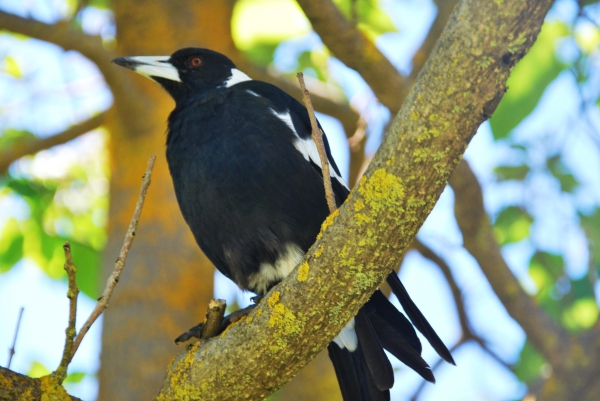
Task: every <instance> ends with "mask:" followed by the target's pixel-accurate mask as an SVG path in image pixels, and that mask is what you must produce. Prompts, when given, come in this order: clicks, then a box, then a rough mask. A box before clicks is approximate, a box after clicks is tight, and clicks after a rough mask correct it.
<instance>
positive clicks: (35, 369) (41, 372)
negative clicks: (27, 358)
mask: <svg viewBox="0 0 600 401" xmlns="http://www.w3.org/2000/svg"><path fill="white" fill-rule="evenodd" d="M50 373H52V372H50V370H48V368H47V367H45V366H44V365H42V364H41V363H40V362H33V363H32V364H31V367H30V368H29V372H27V376H29V377H33V378H38V377H42V376H48V375H49V374H50Z"/></svg>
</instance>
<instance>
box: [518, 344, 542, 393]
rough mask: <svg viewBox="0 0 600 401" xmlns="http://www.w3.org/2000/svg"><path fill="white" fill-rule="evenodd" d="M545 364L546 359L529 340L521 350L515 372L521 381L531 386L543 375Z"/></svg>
mask: <svg viewBox="0 0 600 401" xmlns="http://www.w3.org/2000/svg"><path fill="white" fill-rule="evenodd" d="M545 364H546V361H545V360H544V357H542V355H541V354H540V353H539V352H538V351H537V350H536V349H535V348H534V346H533V345H532V344H531V342H530V341H529V340H527V341H525V344H524V345H523V348H522V349H521V354H520V355H519V362H518V363H517V365H516V366H515V368H514V372H515V375H516V376H517V378H518V379H519V380H520V381H522V382H523V383H526V384H529V383H531V382H533V381H534V380H535V379H537V378H538V377H540V376H541V375H542V373H543V371H544V365H545Z"/></svg>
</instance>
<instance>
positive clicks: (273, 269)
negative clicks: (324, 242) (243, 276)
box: [248, 243, 304, 294]
mask: <svg viewBox="0 0 600 401" xmlns="http://www.w3.org/2000/svg"><path fill="white" fill-rule="evenodd" d="M285 248H286V250H285V253H282V254H280V255H279V259H277V260H276V261H275V264H274V265H272V264H270V263H261V264H260V270H259V271H258V273H254V274H252V275H251V276H250V280H249V282H248V287H249V288H250V289H251V290H252V291H254V292H255V293H257V294H265V293H266V292H267V290H268V289H269V287H270V286H271V285H273V283H276V282H278V281H281V280H282V279H283V278H284V277H285V276H287V275H288V274H290V273H291V271H292V270H294V268H295V267H296V266H297V265H298V263H300V262H301V261H302V258H303V257H304V252H302V250H301V249H300V248H299V247H298V246H297V245H295V244H292V243H288V244H287V245H286V247H285Z"/></svg>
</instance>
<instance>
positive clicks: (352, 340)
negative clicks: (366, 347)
mask: <svg viewBox="0 0 600 401" xmlns="http://www.w3.org/2000/svg"><path fill="white" fill-rule="evenodd" d="M333 341H334V342H335V343H336V344H337V345H339V346H340V348H347V349H348V351H350V352H354V351H356V347H357V346H358V337H356V331H355V330H354V318H352V320H350V323H348V324H347V325H346V327H344V328H343V329H342V331H340V334H338V336H337V337H336V338H334V339H333Z"/></svg>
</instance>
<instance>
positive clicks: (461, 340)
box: [410, 337, 467, 401]
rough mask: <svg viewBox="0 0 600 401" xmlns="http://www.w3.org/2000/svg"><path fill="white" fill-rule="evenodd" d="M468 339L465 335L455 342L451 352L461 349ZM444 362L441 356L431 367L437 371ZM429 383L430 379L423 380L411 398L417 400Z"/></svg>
mask: <svg viewBox="0 0 600 401" xmlns="http://www.w3.org/2000/svg"><path fill="white" fill-rule="evenodd" d="M466 341H467V339H466V338H464V337H463V338H461V339H460V341H459V342H457V343H456V344H454V346H453V347H452V348H450V352H454V351H456V350H457V349H459V348H460V347H461V346H462V345H463V344H465V342H466ZM442 362H444V360H443V359H442V358H439V359H438V360H437V361H436V362H435V363H434V364H433V366H432V367H431V371H432V372H434V373H435V371H436V370H437V369H438V368H439V367H440V365H441V364H442ZM428 383H429V382H428V381H425V380H421V384H420V385H419V387H417V390H416V391H415V393H414V394H413V396H412V398H411V399H410V400H411V401H417V398H419V396H420V395H421V392H423V390H424V389H425V386H426V385H427V384H428Z"/></svg>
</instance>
